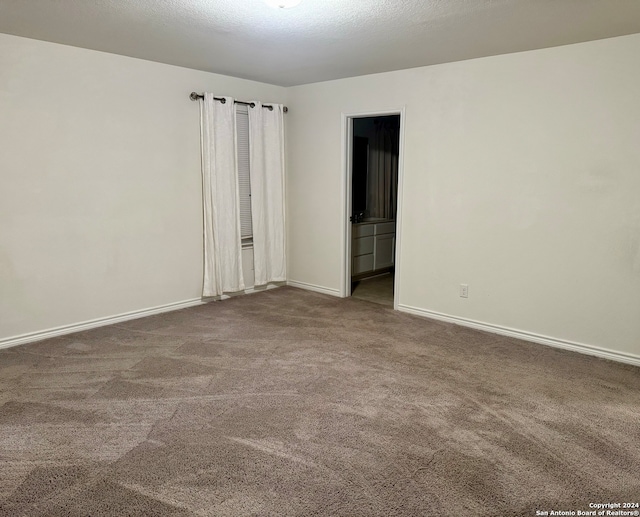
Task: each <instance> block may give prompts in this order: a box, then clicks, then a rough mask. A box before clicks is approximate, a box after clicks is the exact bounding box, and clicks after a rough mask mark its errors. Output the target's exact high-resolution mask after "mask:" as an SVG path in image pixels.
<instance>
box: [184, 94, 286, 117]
mask: <svg viewBox="0 0 640 517" xmlns="http://www.w3.org/2000/svg"><path fill="white" fill-rule="evenodd" d="M189 98H190V99H191V100H192V101H197V100H198V99H204V95H202V94H201V93H196V92H191V95H189ZM214 99H215V100H217V101H220V102H221V103H222V104H224V103H225V102H227V99H225V98H224V97H214ZM234 102H235V103H236V104H242V105H243V106H251V107H252V108H255V107H256V105H255V103H254V102H245V101H234ZM262 107H263V108H267V109H268V110H269V111H273V106H272V105H271V104H263V105H262ZM282 111H284V112H285V113H287V112H288V111H289V108H287V107H286V106H283V107H282Z"/></svg>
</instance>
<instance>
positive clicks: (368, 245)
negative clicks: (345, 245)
mask: <svg viewBox="0 0 640 517" xmlns="http://www.w3.org/2000/svg"><path fill="white" fill-rule="evenodd" d="M367 253H373V237H360V238H359V239H353V250H352V253H351V254H352V255H353V256H354V257H356V256H358V255H366V254H367Z"/></svg>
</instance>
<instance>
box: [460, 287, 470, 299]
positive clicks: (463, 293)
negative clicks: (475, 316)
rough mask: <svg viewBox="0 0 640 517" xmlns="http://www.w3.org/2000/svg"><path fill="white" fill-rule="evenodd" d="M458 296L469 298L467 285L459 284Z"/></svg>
mask: <svg viewBox="0 0 640 517" xmlns="http://www.w3.org/2000/svg"><path fill="white" fill-rule="evenodd" d="M460 298H469V286H468V285H467V284H460Z"/></svg>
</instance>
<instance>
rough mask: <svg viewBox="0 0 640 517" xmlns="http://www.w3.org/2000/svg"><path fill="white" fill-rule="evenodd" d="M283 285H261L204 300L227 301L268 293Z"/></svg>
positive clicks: (278, 283) (277, 283)
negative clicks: (244, 295)
mask: <svg viewBox="0 0 640 517" xmlns="http://www.w3.org/2000/svg"><path fill="white" fill-rule="evenodd" d="M283 285H286V284H285V282H275V283H273V284H267V285H261V286H258V287H256V286H252V287H247V288H246V289H245V290H244V291H238V292H237V293H225V294H222V295H220V296H214V297H212V298H206V300H207V301H219V300H228V299H229V298H235V297H236V296H242V295H243V294H253V293H261V292H263V291H268V290H269V289H276V288H278V287H282V286H283Z"/></svg>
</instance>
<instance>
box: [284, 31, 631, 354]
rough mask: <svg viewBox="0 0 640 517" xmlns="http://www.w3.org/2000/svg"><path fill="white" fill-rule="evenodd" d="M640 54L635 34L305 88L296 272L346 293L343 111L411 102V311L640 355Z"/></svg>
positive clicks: (292, 140) (403, 285) (294, 175)
mask: <svg viewBox="0 0 640 517" xmlns="http://www.w3.org/2000/svg"><path fill="white" fill-rule="evenodd" d="M638 56H640V35H632V36H625V37H620V38H614V39H608V40H601V41H596V42H590V43H584V44H578V45H571V46H565V47H558V48H552V49H546V50H539V51H533V52H525V53H519V54H510V55H504V56H497V57H490V58H483V59H476V60H471V61H464V62H459V63H451V64H444V65H437V66H431V67H425V68H417V69H411V70H404V71H399V72H391V73H385V74H378V75H373V76H367V77H359V78H352V79H345V80H338V81H331V82H325V83H317V84H311V85H305V86H299V87H294V88H290V89H289V104H290V105H291V106H292V107H293V109H292V110H291V112H290V113H289V117H288V119H287V128H288V149H289V154H288V157H289V163H288V178H287V191H288V210H289V211H288V218H287V219H288V222H289V227H288V242H289V256H288V260H289V277H290V279H291V280H292V281H294V282H302V283H306V284H311V285H315V286H319V287H322V288H325V289H327V290H329V291H334V292H335V291H338V290H339V289H340V287H341V286H340V270H341V265H342V262H343V257H342V256H341V243H342V230H343V221H342V220H341V213H342V197H341V189H342V176H341V174H342V165H343V164H342V157H341V144H342V142H341V113H343V112H344V113H355V112H366V111H376V110H380V111H382V110H387V109H395V108H401V107H403V106H406V121H405V122H406V142H405V166H404V189H403V191H404V198H403V205H402V222H403V225H402V243H401V262H400V264H398V271H399V274H400V300H399V301H400V304H401V305H403V306H404V307H405V309H407V308H416V309H418V311H433V312H437V313H441V314H444V315H450V316H454V317H458V318H463V319H465V320H476V321H480V322H485V323H489V324H492V325H498V326H502V327H508V328H513V329H517V330H520V331H524V332H530V333H534V334H537V335H542V336H550V337H552V338H556V339H558V340H564V341H568V342H577V343H582V344H586V345H589V346H592V347H600V348H604V349H608V350H613V351H616V352H619V353H621V354H629V355H632V356H640V102H639V100H638V99H639V97H638V95H639V94H638V92H640V66H639V64H640V62H639V60H638ZM461 283H467V284H469V293H470V294H469V298H468V299H463V298H460V297H459V296H458V289H459V284H461Z"/></svg>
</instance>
